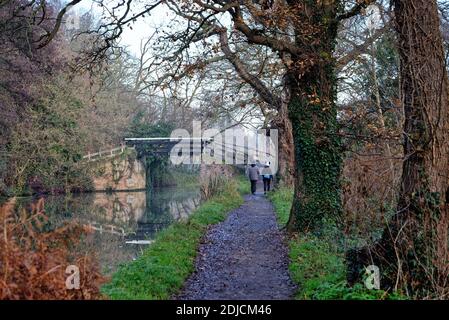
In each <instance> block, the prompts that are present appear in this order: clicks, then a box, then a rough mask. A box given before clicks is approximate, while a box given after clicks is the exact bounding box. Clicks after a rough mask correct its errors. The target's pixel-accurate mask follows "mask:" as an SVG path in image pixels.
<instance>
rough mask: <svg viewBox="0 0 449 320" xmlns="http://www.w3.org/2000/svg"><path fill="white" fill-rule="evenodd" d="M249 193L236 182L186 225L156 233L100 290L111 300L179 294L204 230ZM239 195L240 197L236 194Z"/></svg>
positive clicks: (206, 204)
mask: <svg viewBox="0 0 449 320" xmlns="http://www.w3.org/2000/svg"><path fill="white" fill-rule="evenodd" d="M248 189H249V186H247V183H246V181H245V180H243V179H241V178H238V179H235V180H232V181H231V182H229V183H228V184H227V185H225V186H223V191H222V192H221V193H220V194H219V195H217V196H214V197H212V198H211V199H209V200H207V201H206V202H204V203H203V204H202V205H201V206H200V207H198V208H197V209H196V210H195V212H194V213H192V215H191V216H190V218H189V220H188V221H187V222H184V223H183V222H177V223H174V224H173V225H171V226H170V227H169V228H167V229H166V230H164V231H162V232H161V233H159V235H158V236H157V238H156V240H155V242H154V243H153V244H152V245H151V246H150V247H149V248H148V249H147V250H145V252H144V253H143V254H142V256H140V257H139V258H138V259H137V260H135V261H132V262H129V263H126V264H123V265H121V266H120V267H119V269H118V270H117V272H116V273H114V275H113V276H112V279H111V281H110V282H109V283H107V284H106V285H104V286H103V287H102V293H104V294H105V295H107V296H108V297H109V298H111V299H139V300H141V299H168V298H169V297H170V296H171V295H173V294H175V293H176V292H178V291H179V289H180V288H181V287H182V285H183V284H184V281H185V280H186V279H187V277H188V276H189V275H190V274H191V273H192V272H193V270H194V263H195V257H196V253H197V248H198V245H199V243H200V240H201V237H202V236H203V235H204V233H205V232H206V228H207V226H209V225H211V224H216V223H218V222H221V221H223V220H224V219H225V218H226V216H227V213H228V212H229V211H231V210H233V209H235V208H237V207H239V206H240V205H241V204H242V203H243V198H242V196H241V195H242V192H246V190H248ZM239 192H240V193H239Z"/></svg>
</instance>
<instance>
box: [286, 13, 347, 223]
mask: <svg viewBox="0 0 449 320" xmlns="http://www.w3.org/2000/svg"><path fill="white" fill-rule="evenodd" d="M320 10H321V8H320ZM316 15H317V18H319V19H320V21H321V24H318V25H319V26H320V28H323V26H325V25H326V21H335V15H336V9H333V10H332V12H330V13H329V15H326V14H321V13H320V12H317V13H316ZM328 24H329V25H328V26H327V27H324V32H323V34H322V36H321V40H320V41H321V42H320V43H319V44H317V45H315V46H314V47H313V48H312V49H311V50H310V59H308V61H307V63H310V65H309V66H306V67H305V71H304V70H302V69H301V68H299V69H293V70H292V71H291V72H290V74H289V79H288V82H289V88H290V95H291V97H290V102H289V106H288V109H289V118H290V121H291V123H292V128H293V138H294V144H295V162H296V173H295V197H294V200H293V206H292V211H291V214H290V221H289V224H288V229H290V230H299V231H303V232H307V231H312V232H313V231H317V230H319V228H320V226H321V222H322V221H323V219H326V220H334V221H335V220H336V219H338V218H339V217H340V213H341V192H340V191H341V190H340V174H341V166H342V156H341V154H342V151H341V146H340V138H339V136H338V132H337V131H338V126H337V108H336V104H335V99H336V88H335V87H336V80H335V64H334V59H333V57H332V54H333V50H334V44H335V38H336V34H337V28H338V25H337V24H336V23H332V24H331V23H328ZM302 61H304V60H302ZM296 64H299V63H298V62H296ZM299 65H300V64H299Z"/></svg>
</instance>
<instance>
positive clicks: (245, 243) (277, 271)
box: [176, 193, 295, 300]
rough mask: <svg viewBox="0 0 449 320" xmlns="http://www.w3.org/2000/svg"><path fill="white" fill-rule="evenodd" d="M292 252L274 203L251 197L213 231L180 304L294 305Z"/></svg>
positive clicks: (206, 241) (201, 249) (200, 251)
mask: <svg viewBox="0 0 449 320" xmlns="http://www.w3.org/2000/svg"><path fill="white" fill-rule="evenodd" d="M294 292H295V285H294V284H293V282H292V281H291V279H290V276H289V273H288V256H287V248H286V246H285V243H284V241H283V233H282V232H281V231H279V229H278V226H277V223H276V218H275V213H274V211H273V207H272V205H271V203H270V202H269V201H268V200H267V199H266V198H265V197H264V196H263V195H262V194H257V193H256V195H248V196H246V197H245V203H244V204H243V205H242V206H241V207H240V208H238V209H236V210H234V211H232V212H231V213H230V214H229V216H228V218H227V219H226V221H224V222H222V223H220V224H218V225H215V226H213V227H211V228H210V229H209V231H208V232H207V233H206V235H205V237H204V238H203V242H202V244H201V245H200V248H199V254H198V257H197V259H196V271H195V272H194V273H193V274H192V276H191V277H190V278H189V279H188V280H187V282H186V283H185V286H184V289H183V290H182V292H181V294H180V295H179V296H177V297H176V299H182V300H190V299H198V300H212V299H214V300H215V299H217V300H220V299H238V300H246V299H254V300H259V299H266V300H276V299H290V298H291V297H292V295H293V294H294Z"/></svg>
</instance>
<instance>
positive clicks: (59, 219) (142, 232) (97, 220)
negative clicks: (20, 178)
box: [17, 187, 201, 274]
mask: <svg viewBox="0 0 449 320" xmlns="http://www.w3.org/2000/svg"><path fill="white" fill-rule="evenodd" d="M200 199H201V196H200V193H199V190H198V189H192V188H190V189H188V190H186V189H185V188H181V187H170V188H159V189H154V190H152V191H138V192H116V193H99V192H97V193H86V194H76V195H56V196H48V197H45V214H46V215H47V217H48V218H49V223H50V226H51V227H55V228H56V227H58V226H62V225H63V224H64V223H66V222H76V223H79V224H82V225H86V226H89V227H90V229H91V230H92V232H91V233H90V234H89V235H88V236H87V237H86V239H83V248H85V249H88V250H90V251H91V252H94V253H95V254H96V256H97V258H98V260H99V263H100V265H101V269H102V271H103V273H104V274H110V273H112V272H114V271H115V270H116V269H117V267H118V265H119V264H120V263H123V262H127V261H131V260H133V259H136V258H137V257H138V256H139V255H140V254H141V253H142V252H143V250H144V249H145V248H146V247H148V246H149V245H151V243H152V241H153V239H154V238H155V236H156V235H157V233H158V232H160V231H161V230H163V229H165V228H167V227H168V226H169V225H170V224H172V223H173V222H175V221H180V220H185V219H187V218H188V216H189V215H190V214H191V213H192V211H193V210H194V209H195V208H196V207H198V206H199V204H200ZM34 201H36V199H35V198H21V199H20V200H19V199H18V201H17V209H18V210H20V209H21V208H29V206H30V204H31V203H33V202H34Z"/></svg>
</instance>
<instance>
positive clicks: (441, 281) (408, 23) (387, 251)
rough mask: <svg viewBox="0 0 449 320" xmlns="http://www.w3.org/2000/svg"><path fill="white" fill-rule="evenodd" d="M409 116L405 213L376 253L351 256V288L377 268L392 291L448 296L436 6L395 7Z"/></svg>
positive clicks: (444, 90) (426, 2) (425, 1)
mask: <svg viewBox="0 0 449 320" xmlns="http://www.w3.org/2000/svg"><path fill="white" fill-rule="evenodd" d="M394 3H395V16H396V27H397V32H398V37H399V52H400V57H401V70H400V72H401V86H402V94H403V97H402V99H403V104H404V112H405V124H404V155H405V160H404V165H403V174H402V186H401V195H400V201H399V206H398V213H397V214H396V215H395V216H394V217H393V219H392V220H391V222H390V223H389V225H388V227H387V228H386V229H385V230H384V232H383V236H382V238H381V239H380V241H379V242H378V243H377V244H376V245H375V246H373V247H372V248H364V249H362V250H352V251H350V252H349V253H348V255H347V258H348V262H349V281H350V282H354V281H355V280H357V279H358V278H359V276H360V269H361V267H363V266H366V265H368V264H376V265H377V266H378V267H380V269H381V272H382V278H381V284H382V286H383V287H384V288H385V289H403V290H405V291H406V292H407V293H409V294H413V295H419V296H428V295H430V294H436V295H441V296H442V295H443V294H447V293H448V292H447V291H448V284H449V283H448V275H449V273H448V271H449V269H448V268H449V267H448V265H449V264H448V248H447V246H448V211H447V203H448V200H449V199H448V197H449V179H448V172H449V139H448V132H449V119H448V117H449V99H448V84H449V83H448V77H447V72H446V65H445V56H444V50H443V42H442V37H441V33H440V29H439V23H440V21H439V16H438V10H437V3H436V1H435V0H432V1H431V0H395V1H394Z"/></svg>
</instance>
